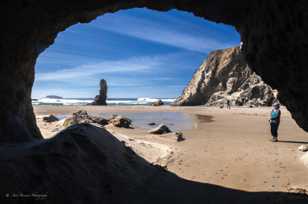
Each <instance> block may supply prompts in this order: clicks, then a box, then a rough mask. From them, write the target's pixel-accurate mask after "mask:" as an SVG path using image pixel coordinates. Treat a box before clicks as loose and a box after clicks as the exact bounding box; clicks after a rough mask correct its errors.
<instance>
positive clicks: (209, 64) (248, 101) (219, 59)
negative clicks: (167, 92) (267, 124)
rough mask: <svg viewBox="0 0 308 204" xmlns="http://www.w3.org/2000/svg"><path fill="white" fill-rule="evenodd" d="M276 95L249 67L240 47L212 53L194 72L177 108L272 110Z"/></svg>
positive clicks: (178, 101)
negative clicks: (259, 107) (208, 107)
mask: <svg viewBox="0 0 308 204" xmlns="http://www.w3.org/2000/svg"><path fill="white" fill-rule="evenodd" d="M275 96H276V91H274V90H273V89H272V88H271V87H270V86H269V85H267V84H265V83H264V82H263V81H262V79H261V77H260V76H258V75H257V74H256V73H254V72H253V71H252V70H251V69H250V67H249V66H248V64H247V62H246V60H245V58H244V56H243V55H242V53H241V50H240V48H239V47H235V48H228V49H224V50H217V51H213V52H211V53H210V54H209V55H208V58H207V59H206V60H205V61H204V63H203V64H202V65H201V66H200V68H199V69H198V70H197V71H196V72H195V74H194V76H193V78H192V80H191V81H190V82H189V84H188V86H187V87H186V88H185V89H184V91H183V93H182V95H181V96H180V97H178V98H177V100H176V101H175V105H181V106H185V105H186V106H190V105H209V106H212V105H215V106H216V105H217V106H221V105H223V104H225V103H226V102H227V101H230V102H231V104H232V105H238V106H243V105H247V106H270V105H271V104H272V102H273V101H274V100H275Z"/></svg>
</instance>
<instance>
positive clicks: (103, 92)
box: [93, 79, 108, 105]
mask: <svg viewBox="0 0 308 204" xmlns="http://www.w3.org/2000/svg"><path fill="white" fill-rule="evenodd" d="M99 87H100V90H99V95H97V96H96V97H95V99H94V102H93V105H107V103H106V100H107V90H108V87H107V81H106V80H105V79H102V80H101V81H100V83H99Z"/></svg>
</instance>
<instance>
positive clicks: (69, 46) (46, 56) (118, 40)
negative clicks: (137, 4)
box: [32, 9, 240, 103]
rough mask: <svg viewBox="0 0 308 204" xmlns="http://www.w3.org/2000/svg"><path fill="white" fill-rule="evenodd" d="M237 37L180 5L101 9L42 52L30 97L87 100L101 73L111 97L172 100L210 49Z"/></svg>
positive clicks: (95, 90)
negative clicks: (106, 11)
mask: <svg viewBox="0 0 308 204" xmlns="http://www.w3.org/2000/svg"><path fill="white" fill-rule="evenodd" d="M239 41H240V40H239V34H238V33H237V32H236V31H235V29H234V28H231V26H227V25H223V24H216V23H211V22H209V21H205V20H204V19H201V18H199V17H195V16H193V15H192V14H190V13H186V12H182V11H178V10H171V11H169V12H160V11H154V10H148V9H129V10H124V11H118V12H116V13H113V14H105V15H103V16H100V17H98V18H96V19H95V20H93V21H91V22H89V23H87V24H78V25H74V26H72V27H70V28H68V29H66V30H65V31H64V32H61V33H59V35H58V37H57V38H56V39H55V42H54V43H53V45H51V46H50V47H49V48H48V49H46V50H45V51H44V52H43V53H41V54H40V56H39V57H38V59H37V62H36V76H35V83H34V86H33V90H32V98H33V99H39V98H43V97H45V96H47V95H51V96H55V95H59V96H61V97H64V98H77V99H87V100H86V101H85V103H89V102H90V100H91V99H92V98H94V96H95V95H96V94H97V93H98V89H99V86H98V85H99V81H100V79H105V80H106V81H107V86H108V98H110V99H111V100H109V102H110V103H113V101H112V100H114V101H115V100H116V99H117V98H120V99H128V100H132V99H137V102H136V103H138V101H139V102H140V103H142V101H143V100H144V103H146V100H149V101H153V100H154V99H156V98H163V99H169V101H171V99H175V98H177V97H179V96H180V95H181V93H182V91H183V89H184V88H185V86H186V85H187V84H188V82H189V81H190V80H191V78H192V76H193V73H194V72H195V71H196V70H197V68H198V67H199V66H200V65H201V64H202V62H203V61H204V60H205V59H206V57H207V55H208V53H209V52H211V51H214V50H218V49H225V48H230V47H235V46H238V45H239ZM41 101H42V100H41ZM45 101H46V100H45ZM47 101H48V100H47ZM167 101H168V100H167ZM118 102H119V100H118ZM34 103H39V102H37V100H35V101H34ZM43 103H44V102H43ZM132 103H133V102H132Z"/></svg>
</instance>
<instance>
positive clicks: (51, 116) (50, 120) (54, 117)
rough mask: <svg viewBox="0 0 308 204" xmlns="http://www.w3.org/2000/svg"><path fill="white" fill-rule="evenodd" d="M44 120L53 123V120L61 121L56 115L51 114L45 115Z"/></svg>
mask: <svg viewBox="0 0 308 204" xmlns="http://www.w3.org/2000/svg"><path fill="white" fill-rule="evenodd" d="M43 121H44V122H47V123H52V122H56V121H59V119H58V118H57V117H56V116H54V115H49V116H45V117H43Z"/></svg>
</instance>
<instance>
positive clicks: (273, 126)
mask: <svg viewBox="0 0 308 204" xmlns="http://www.w3.org/2000/svg"><path fill="white" fill-rule="evenodd" d="M278 126H279V125H278V124H277V123H271V133H272V136H273V137H278Z"/></svg>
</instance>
